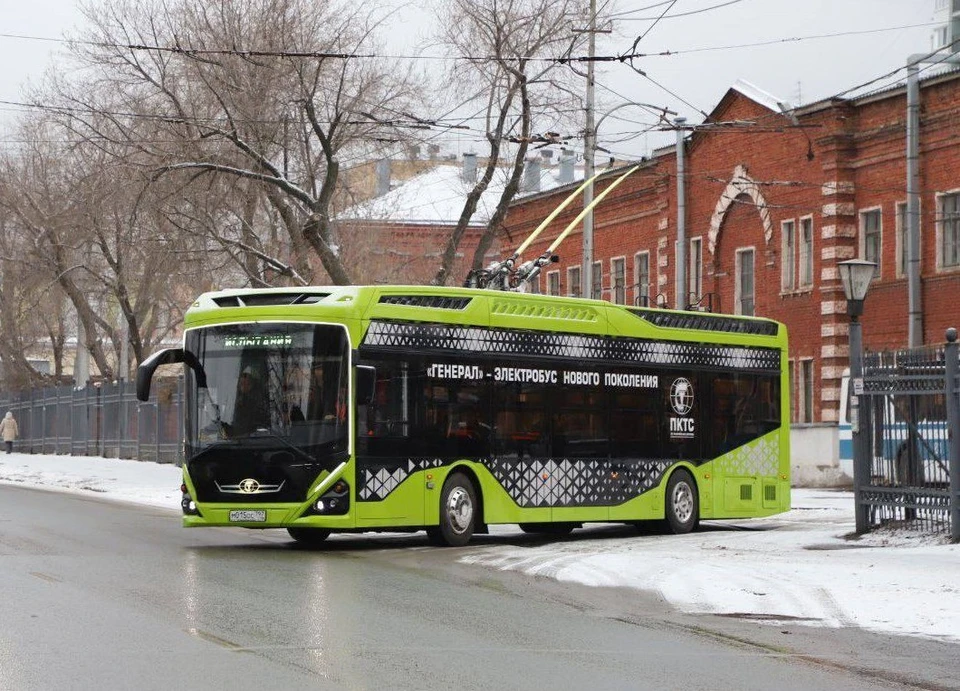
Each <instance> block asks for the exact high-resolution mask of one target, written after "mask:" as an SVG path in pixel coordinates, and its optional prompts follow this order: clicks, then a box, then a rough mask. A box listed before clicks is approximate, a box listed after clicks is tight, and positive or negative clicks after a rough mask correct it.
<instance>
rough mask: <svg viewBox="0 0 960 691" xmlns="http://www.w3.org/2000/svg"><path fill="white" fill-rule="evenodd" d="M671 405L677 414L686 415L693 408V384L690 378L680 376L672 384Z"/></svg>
mask: <svg viewBox="0 0 960 691" xmlns="http://www.w3.org/2000/svg"><path fill="white" fill-rule="evenodd" d="M670 405H671V406H672V407H673V411H674V412H675V413H676V414H677V415H686V414H687V413H689V412H690V409H691V408H693V384H691V383H690V380H689V379H684V378H683V377H678V378H677V379H674V380H673V384H672V385H671V386H670Z"/></svg>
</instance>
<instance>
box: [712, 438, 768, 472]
mask: <svg viewBox="0 0 960 691" xmlns="http://www.w3.org/2000/svg"><path fill="white" fill-rule="evenodd" d="M716 463H717V464H718V467H719V469H720V472H722V473H725V474H727V475H776V474H777V471H778V469H779V467H780V435H778V434H773V435H770V436H768V437H764V438H762V439H757V440H756V441H754V442H751V443H749V444H745V445H744V446H741V447H740V448H739V449H735V450H734V451H732V452H730V453H729V454H727V455H726V456H724V457H723V458H721V459H720V460H718V461H716Z"/></svg>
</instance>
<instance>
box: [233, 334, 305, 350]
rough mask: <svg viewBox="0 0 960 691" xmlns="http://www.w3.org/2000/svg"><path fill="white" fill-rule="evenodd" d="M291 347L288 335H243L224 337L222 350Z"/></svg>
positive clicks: (291, 341)
mask: <svg viewBox="0 0 960 691" xmlns="http://www.w3.org/2000/svg"><path fill="white" fill-rule="evenodd" d="M291 345H293V336H291V335H290V334H244V335H242V336H225V337H224V339H223V347H224V348H283V347H286V346H291Z"/></svg>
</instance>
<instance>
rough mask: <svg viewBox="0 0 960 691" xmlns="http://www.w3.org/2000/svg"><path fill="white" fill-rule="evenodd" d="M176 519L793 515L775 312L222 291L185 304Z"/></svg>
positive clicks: (428, 290)
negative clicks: (762, 315)
mask: <svg viewBox="0 0 960 691" xmlns="http://www.w3.org/2000/svg"><path fill="white" fill-rule="evenodd" d="M184 327H185V328H184V339H183V346H182V347H181V348H175V349H168V350H164V351H160V352H158V353H156V354H154V355H153V356H151V357H150V358H148V359H147V360H145V361H144V362H143V364H142V365H141V366H140V368H139V371H138V376H137V388H138V396H139V397H140V399H141V400H147V399H148V397H149V392H150V382H151V378H152V377H153V375H154V372H155V371H156V369H157V367H158V366H160V365H164V364H172V363H183V367H184V376H185V382H186V385H185V403H184V411H185V413H184V414H185V426H184V429H185V440H184V453H185V456H184V464H183V486H182V491H183V500H182V509H183V524H184V525H185V526H187V527H197V526H239V527H244V528H284V529H286V530H287V531H288V532H289V534H290V535H291V536H292V537H293V538H294V539H295V540H297V541H300V542H303V543H305V544H317V543H320V542H322V541H323V540H324V539H326V538H327V537H328V536H329V535H330V533H332V532H363V531H416V530H425V531H426V533H427V535H428V537H429V538H430V540H431V541H432V542H434V543H436V544H442V545H464V544H466V543H467V542H468V541H469V540H470V538H471V536H472V535H474V534H475V533H483V532H486V530H487V527H488V526H489V525H491V524H503V523H515V524H519V525H520V527H521V528H522V529H523V530H525V531H527V532H543V533H564V532H567V531H570V530H572V529H574V528H576V527H579V526H581V525H583V524H584V523H588V522H623V523H629V524H640V523H641V522H646V521H659V522H660V523H661V524H662V526H663V527H664V528H665V529H666V530H668V531H671V532H674V533H685V532H688V531H690V530H693V529H694V528H695V527H696V526H697V524H698V522H699V521H700V519H717V518H745V517H757V516H769V515H772V514H775V513H778V512H782V511H786V510H787V509H789V508H790V476H789V469H790V454H789V417H788V416H789V404H788V387H789V383H788V375H787V372H788V370H787V362H788V360H787V334H786V329H785V327H784V326H783V325H782V324H779V323H777V322H775V321H771V320H767V319H758V318H748V317H739V316H732V315H720V314H710V313H704V312H692V311H671V310H665V309H646V308H635V307H629V306H623V305H615V304H609V303H606V302H602V301H598V300H587V299H580V298H567V297H556V296H545V295H534V294H524V293H515V292H507V291H501V290H485V289H471V288H440V287H423V286H419V287H414V286H333V287H311V288H282V289H269V290H254V289H249V290H226V291H220V292H213V293H206V294H204V295H201V296H200V297H199V298H198V299H197V300H196V302H194V303H193V305H192V306H191V307H190V309H189V310H188V311H187V314H186V318H185V325H184Z"/></svg>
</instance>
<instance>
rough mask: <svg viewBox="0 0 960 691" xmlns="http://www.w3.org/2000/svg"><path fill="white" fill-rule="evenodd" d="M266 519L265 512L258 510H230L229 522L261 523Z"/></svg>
mask: <svg viewBox="0 0 960 691" xmlns="http://www.w3.org/2000/svg"><path fill="white" fill-rule="evenodd" d="M266 520H267V512H266V511H264V510H260V511H231V512H230V522H231V523H251V522H252V523H263V522H264V521H266Z"/></svg>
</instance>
